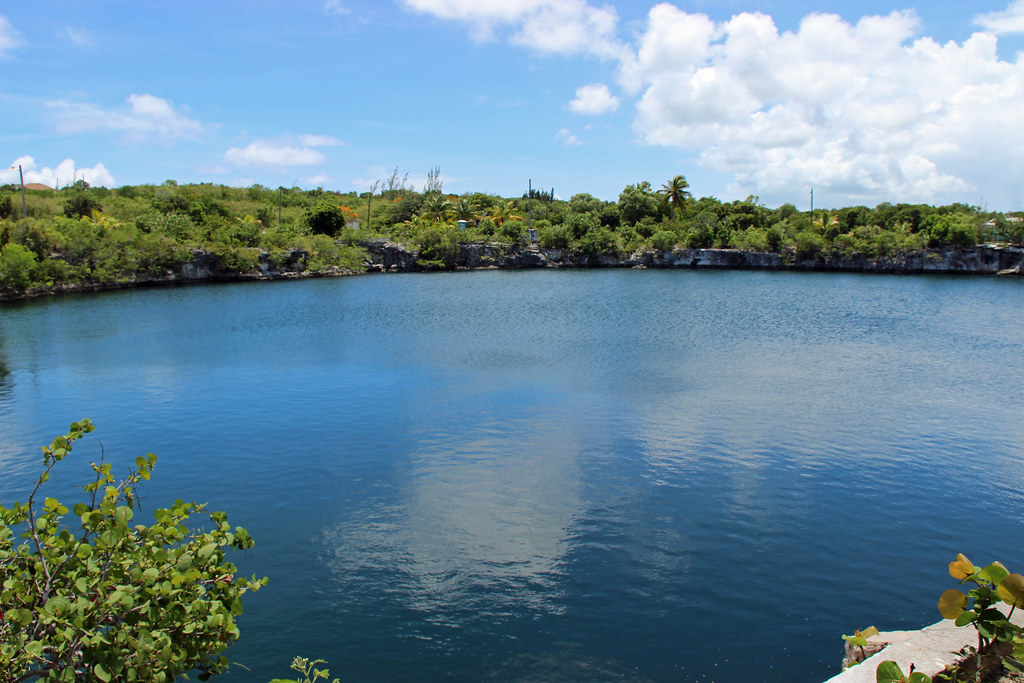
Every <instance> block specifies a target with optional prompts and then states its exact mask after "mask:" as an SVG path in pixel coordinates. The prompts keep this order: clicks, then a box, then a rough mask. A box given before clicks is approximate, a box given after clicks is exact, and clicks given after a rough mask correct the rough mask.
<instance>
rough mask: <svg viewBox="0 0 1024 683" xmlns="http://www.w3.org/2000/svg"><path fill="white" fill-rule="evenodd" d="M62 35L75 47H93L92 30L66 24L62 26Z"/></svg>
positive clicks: (94, 41) (94, 42)
mask: <svg viewBox="0 0 1024 683" xmlns="http://www.w3.org/2000/svg"><path fill="white" fill-rule="evenodd" d="M62 35H64V36H66V37H67V38H68V39H70V40H71V44H72V45H74V46H75V47H94V46H95V45H96V40H95V39H94V38H93V35H92V32H91V31H88V30H86V29H84V28H75V27H74V26H67V27H65V28H64V31H63V34H62Z"/></svg>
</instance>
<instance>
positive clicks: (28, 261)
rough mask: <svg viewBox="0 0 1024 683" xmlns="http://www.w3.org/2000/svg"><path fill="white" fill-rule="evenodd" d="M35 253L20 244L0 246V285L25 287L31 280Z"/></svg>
mask: <svg viewBox="0 0 1024 683" xmlns="http://www.w3.org/2000/svg"><path fill="white" fill-rule="evenodd" d="M35 264H36V255H35V254H34V253H33V252H31V251H29V250H28V249H26V248H25V247H23V246H21V245H20V244H5V245H4V246H3V247H2V248H0V287H26V286H28V284H29V283H30V282H31V281H32V268H33V267H34V266H35Z"/></svg>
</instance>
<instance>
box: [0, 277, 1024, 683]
mask: <svg viewBox="0 0 1024 683" xmlns="http://www.w3.org/2000/svg"><path fill="white" fill-rule="evenodd" d="M1022 295H1024V282H1022V281H1020V280H1007V279H994V278H951V277H906V276H905V277H889V276H858V275H838V274H807V273H803V274H801V273H759V272H694V271H623V270H611V271H581V272H566V271H528V272H507V271H489V272H472V273H453V274H425V275H388V276H366V277H360V278H347V279H332V280H306V281H298V282H276V283H248V284H233V285H220V286H207V287H190V288H176V289H152V290H135V291H126V292H116V293H110V294H102V295H90V296H75V297H66V298H60V299H52V300H40V301H32V302H28V303H22V304H13V305H11V304H8V305H4V306H3V307H2V308H0V500H2V501H3V502H5V503H7V504H10V503H11V502H13V501H14V500H18V499H22V498H24V497H25V495H27V489H28V487H29V485H30V482H31V481H32V480H33V478H34V475H35V474H36V473H37V471H38V468H39V464H40V460H39V450H38V449H39V446H41V445H43V444H44V443H49V441H50V440H51V439H52V437H53V436H55V435H57V434H61V433H64V431H66V429H67V425H68V423H70V422H71V421H72V420H74V419H78V418H80V417H90V418H92V420H93V421H94V422H95V423H96V425H97V427H98V428H97V431H96V432H94V433H93V434H91V435H89V436H88V437H86V439H84V440H83V441H82V442H80V443H79V445H78V447H77V448H76V451H75V455H76V457H77V462H76V463H68V462H66V463H64V464H65V465H66V467H65V468H64V469H63V470H62V471H60V472H59V473H58V476H57V477H55V480H54V481H53V482H51V485H52V487H53V491H54V492H59V493H60V495H61V497H62V498H63V499H66V500H71V499H72V496H73V495H74V489H73V488H72V487H73V486H74V485H75V484H79V483H81V477H82V475H83V473H84V462H83V461H84V459H86V458H90V457H91V458H98V457H99V455H100V445H101V444H102V449H103V453H104V454H105V456H106V458H107V460H108V461H113V462H114V463H115V470H116V468H117V467H118V466H119V465H120V466H123V467H127V464H128V463H130V462H132V461H133V460H134V458H135V456H137V455H141V454H144V453H146V452H147V451H152V452H154V453H156V454H157V455H158V456H159V457H160V461H159V463H158V465H157V469H156V471H155V473H154V478H153V480H152V481H151V482H149V483H148V484H147V485H146V487H145V488H144V490H143V505H144V506H145V507H146V508H148V509H153V508H156V507H160V506H162V505H166V504H167V503H168V502H170V501H171V500H173V499H174V498H177V497H183V498H190V499H197V500H205V501H209V502H210V503H211V507H212V508H214V509H223V510H226V511H227V512H228V514H229V517H230V520H231V521H232V522H233V523H235V524H241V525H243V526H245V527H246V528H247V529H248V530H249V531H250V533H251V534H252V535H253V536H254V537H255V539H256V542H257V545H256V548H255V549H253V550H252V551H250V552H247V553H245V554H236V557H235V558H234V560H235V561H236V563H237V564H239V565H240V566H241V568H242V570H243V571H244V572H246V573H258V574H260V575H268V576H269V577H270V579H271V583H270V585H269V586H268V587H267V588H266V589H264V590H263V591H261V592H259V593H258V594H255V595H250V596H247V598H248V599H247V600H246V602H245V606H246V612H245V614H244V615H243V617H242V619H241V624H240V625H241V629H242V634H243V635H242V639H241V641H240V642H239V643H238V644H237V645H236V646H235V647H233V648H232V649H231V650H230V651H229V654H230V655H231V657H232V659H233V660H235V661H237V662H239V663H241V664H244V665H245V666H247V667H249V669H251V671H246V670H245V669H242V668H236V669H235V671H234V672H233V673H231V674H229V675H227V676H225V677H223V678H222V679H221V680H225V681H266V680H268V679H269V678H272V677H274V676H285V675H287V674H288V673H289V672H288V663H289V662H290V661H291V659H292V657H293V656H295V655H304V656H308V657H321V658H324V659H327V660H328V661H329V665H330V668H331V671H332V673H333V674H336V675H340V676H341V677H342V679H343V680H345V681H413V680H415V681H429V680H440V679H446V680H454V681H479V680H495V681H513V680H531V681H538V680H547V681H579V680H589V681H605V680H631V681H667V680H672V681H712V680H714V681H786V682H790V681H792V682H797V683H799V682H801V681H808V682H811V681H820V680H822V679H823V678H826V677H828V676H829V675H832V674H833V673H835V672H836V671H837V668H838V665H839V662H840V659H841V650H842V641H841V639H840V635H841V634H842V633H850V632H852V630H853V629H855V628H858V627H865V626H867V625H869V624H874V625H876V626H878V627H879V628H883V629H891V628H916V627H919V626H922V625H924V624H926V623H931V622H933V621H935V620H937V619H938V618H939V615H938V613H937V610H936V608H935V602H936V600H937V598H938V594H939V593H940V592H941V591H942V590H944V589H945V588H948V587H951V584H952V582H951V580H950V579H949V577H948V575H947V574H946V563H947V562H949V561H950V560H951V559H952V558H953V556H954V555H955V554H956V553H957V552H965V553H967V554H968V556H970V557H971V558H972V560H974V561H975V563H978V564H986V563H988V562H989V561H991V560H995V559H1000V560H1002V561H1003V562H1004V563H1005V564H1006V565H1007V566H1009V567H1010V569H1011V570H1017V571H1019V570H1022V569H1024V544H1022V541H1024V526H1022V515H1024V506H1022V502H1024V438H1022V437H1024V400H1022V390H1024V296H1022Z"/></svg>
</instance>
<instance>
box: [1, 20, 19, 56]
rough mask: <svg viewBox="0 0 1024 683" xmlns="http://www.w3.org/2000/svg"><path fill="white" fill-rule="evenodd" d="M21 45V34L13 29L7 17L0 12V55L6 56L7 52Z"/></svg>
mask: <svg viewBox="0 0 1024 683" xmlns="http://www.w3.org/2000/svg"><path fill="white" fill-rule="evenodd" d="M22 45H24V42H23V41H22V39H21V34H20V33H18V32H17V31H15V30H14V27H13V26H11V22H10V21H8V20H7V17H5V16H4V15H2V14H0V57H6V56H7V53H8V52H10V51H11V50H13V49H14V48H16V47H20V46H22Z"/></svg>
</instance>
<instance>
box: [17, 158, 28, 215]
mask: <svg viewBox="0 0 1024 683" xmlns="http://www.w3.org/2000/svg"><path fill="white" fill-rule="evenodd" d="M18 178H19V179H20V180H21V217H22V218H28V206H27V205H26V204H25V174H24V173H22V172H21V164H18Z"/></svg>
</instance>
